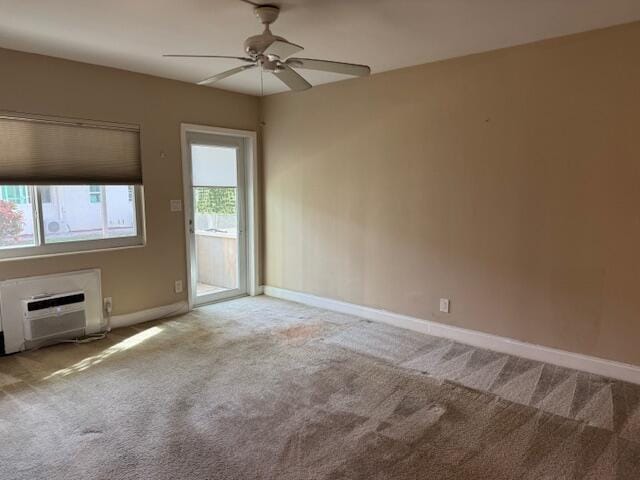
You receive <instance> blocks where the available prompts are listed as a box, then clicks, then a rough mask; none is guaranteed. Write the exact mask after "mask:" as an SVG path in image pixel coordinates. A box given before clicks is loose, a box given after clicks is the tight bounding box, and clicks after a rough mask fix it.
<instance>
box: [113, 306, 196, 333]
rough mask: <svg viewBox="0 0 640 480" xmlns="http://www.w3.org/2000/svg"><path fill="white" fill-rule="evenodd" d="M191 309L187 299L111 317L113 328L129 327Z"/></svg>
mask: <svg viewBox="0 0 640 480" xmlns="http://www.w3.org/2000/svg"><path fill="white" fill-rule="evenodd" d="M188 311H189V304H188V303H187V302H186V301H183V302H177V303H172V304H171V305H163V306H161V307H155V308H149V309H148V310H141V311H139V312H133V313H126V314H124V315H114V316H113V317H111V323H110V326H111V328H120V327H129V326H131V325H136V324H138V323H144V322H149V321H151V320H158V319H160V318H165V317H171V316H173V315H179V314H181V313H187V312H188Z"/></svg>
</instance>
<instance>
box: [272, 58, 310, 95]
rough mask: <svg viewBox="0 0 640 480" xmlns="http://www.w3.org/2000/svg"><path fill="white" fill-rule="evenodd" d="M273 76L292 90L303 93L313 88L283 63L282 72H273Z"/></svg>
mask: <svg viewBox="0 0 640 480" xmlns="http://www.w3.org/2000/svg"><path fill="white" fill-rule="evenodd" d="M273 74H274V75H275V76H276V77H278V78H279V79H280V81H281V82H282V83H284V84H285V85H286V86H287V87H289V88H290V89H291V90H295V91H301V90H307V89H309V88H311V84H310V83H309V82H307V81H306V80H305V79H304V78H302V76H301V75H300V74H299V73H297V72H295V71H293V69H292V68H291V67H289V65H287V64H284V63H283V64H282V70H280V71H277V72H273Z"/></svg>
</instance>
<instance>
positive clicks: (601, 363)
mask: <svg viewBox="0 0 640 480" xmlns="http://www.w3.org/2000/svg"><path fill="white" fill-rule="evenodd" d="M264 293H265V295H268V296H271V297H276V298H281V299H283V300H289V301H292V302H298V303H303V304H305V305H310V306H313V307H319V308H324V309H326V310H332V311H334V312H340V313H346V314H349V315H354V316H357V317H362V318H366V319H368V320H373V321H376V322H381V323H386V324H389V325H393V326H396V327H400V328H405V329H407V330H413V331H415V332H420V333H426V334H427V335H433V336H435V337H443V338H448V339H451V340H455V341H457V342H460V343H465V344H467V345H472V346H474V347H479V348H486V349H488V350H493V351H496V352H501V353H507V354H509V355H516V356H519V357H524V358H529V359H531V360H537V361H540V362H545V363H551V364H554V365H559V366H561V367H565V368H570V369H573V370H582V371H585V372H589V373H593V374H596V375H602V376H604V377H610V378H615V379H618V380H624V381H627V382H632V383H637V384H640V367H638V366H635V365H631V364H628V363H621V362H615V361H613V360H606V359H603V358H598V357H592V356H589V355H582V354H579V353H573V352H567V351H564V350H558V349H555V348H550V347H544V346H541V345H534V344H531V343H526V342H521V341H519V340H514V339H511V338H506V337H499V336H497V335H490V334H488V333H482V332H478V331H475V330H467V329H465V328H460V327H452V326H450V325H444V324H442V323H437V322H432V321H429V320H422V319H419V318H415V317H410V316H408V315H401V314H399V313H393V312H388V311H386V310H378V309H375V308H370V307H365V306H362V305H356V304H353V303H347V302H341V301H339V300H332V299H330V298H324V297H318V296H316V295H311V294H308V293H302V292H295V291H293V290H286V289H283V288H277V287H270V286H265V287H264Z"/></svg>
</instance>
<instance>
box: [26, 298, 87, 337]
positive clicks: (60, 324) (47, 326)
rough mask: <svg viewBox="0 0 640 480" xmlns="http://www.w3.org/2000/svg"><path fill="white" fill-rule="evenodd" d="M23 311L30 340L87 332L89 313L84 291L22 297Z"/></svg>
mask: <svg viewBox="0 0 640 480" xmlns="http://www.w3.org/2000/svg"><path fill="white" fill-rule="evenodd" d="M22 310H23V321H24V324H23V327H24V339H25V341H27V342H39V341H43V340H49V339H52V338H74V337H79V336H82V335H84V334H85V328H86V320H87V316H86V312H85V294H84V292H83V291H75V292H69V293H61V294H57V295H38V296H35V297H32V298H29V299H26V300H23V301H22Z"/></svg>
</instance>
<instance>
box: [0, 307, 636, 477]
mask: <svg viewBox="0 0 640 480" xmlns="http://www.w3.org/2000/svg"><path fill="white" fill-rule="evenodd" d="M0 389H1V390H0V478H2V479H3V480H5V479H7V480H8V479H29V480H33V479H47V480H57V479H65V480H66V479H94V478H95V479H238V480H248V479H291V480H294V479H295V480H307V479H430V480H431V479H491V480H499V479H522V480H529V479H593V480H596V479H597V480H610V479H623V480H626V479H630V480H631V479H637V478H640V387H637V386H634V385H630V384H626V383H623V382H617V381H612V380H609V379H605V378H600V377H596V376H593V375H588V374H584V373H580V372H573V371H570V370H565V369H561V368H558V367H553V366H550V365H544V364H539V363H536V362H530V361H526V360H523V359H518V358H515V357H510V356H506V355H500V354H497V353H493V352H487V351H483V350H478V349H474V348H471V347H468V346H464V345H460V344H457V343H452V342H448V341H445V340H442V339H436V338H433V337H428V336H424V335H419V334H415V333H412V332H406V331H403V330H398V329H394V328H391V327H388V326H385V325H379V324H373V323H370V322H367V321H364V320H360V319H357V318H354V317H349V316H345V315H340V314H336V313H332V312H327V311H323V310H319V309H314V308H309V307H305V306H302V305H298V304H293V303H288V302H283V301H279V300H274V299H270V298H267V297H257V298H246V299H241V300H236V301H231V302H226V303H221V304H217V305H214V306H210V307H206V308H202V309H199V310H197V311H195V312H193V313H191V314H188V315H184V316H182V317H179V318H174V319H170V320H166V321H158V322H153V323H150V324H145V325H141V326H139V327H136V328H128V329H119V330H116V331H114V332H113V333H112V334H111V335H110V337H109V338H108V339H106V340H103V341H99V342H94V343H92V344H87V345H59V346H54V347H49V348H44V349H41V350H38V351H33V352H26V353H23V354H19V355H12V356H8V357H3V358H0Z"/></svg>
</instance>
